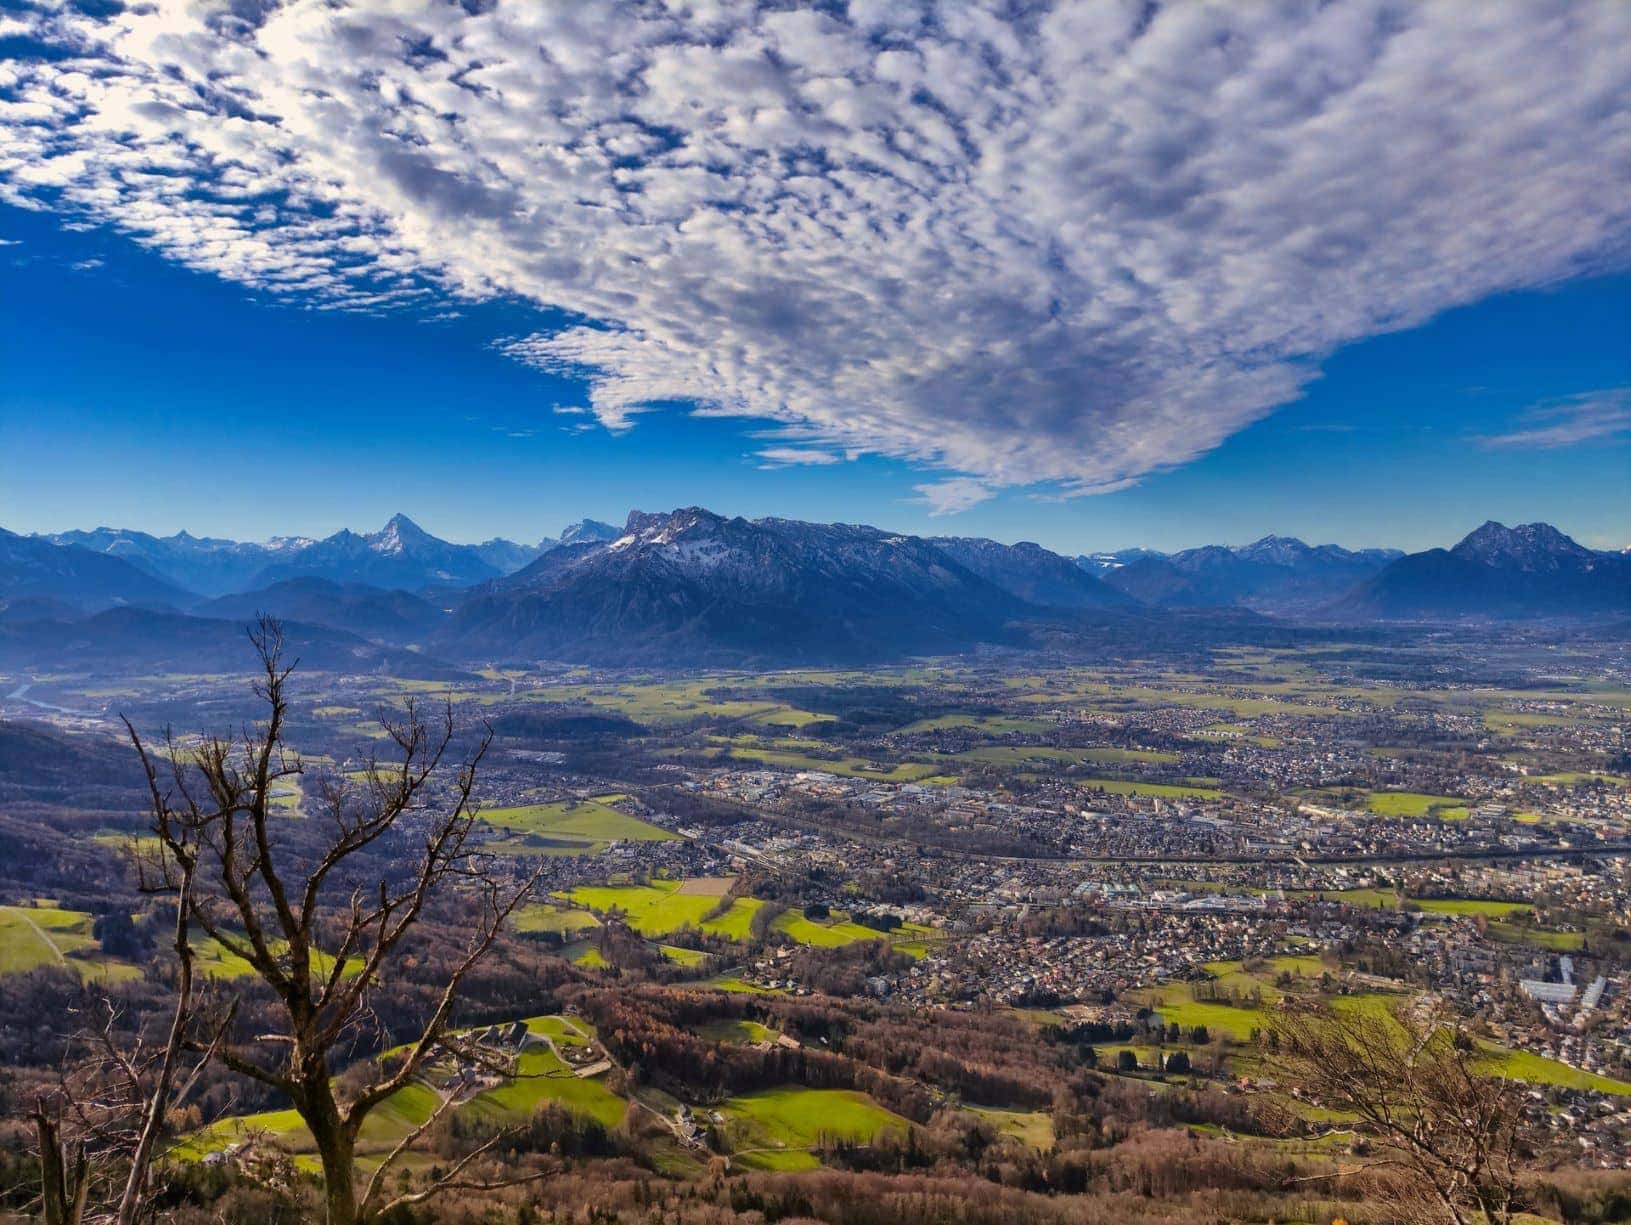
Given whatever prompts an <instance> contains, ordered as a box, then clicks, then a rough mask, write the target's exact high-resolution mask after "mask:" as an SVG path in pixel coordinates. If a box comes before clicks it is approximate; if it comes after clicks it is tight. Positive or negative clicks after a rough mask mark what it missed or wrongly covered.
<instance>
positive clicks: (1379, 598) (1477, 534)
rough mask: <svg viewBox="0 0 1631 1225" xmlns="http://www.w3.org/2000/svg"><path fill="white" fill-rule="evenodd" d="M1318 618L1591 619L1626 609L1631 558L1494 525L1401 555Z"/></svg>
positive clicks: (1535, 527)
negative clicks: (1454, 541)
mask: <svg viewBox="0 0 1631 1225" xmlns="http://www.w3.org/2000/svg"><path fill="white" fill-rule="evenodd" d="M1323 611H1324V613H1325V614H1326V615H1327V616H1329V617H1331V618H1334V619H1337V620H1344V621H1355V620H1359V621H1375V620H1380V621H1415V620H1428V621H1431V620H1455V619H1461V618H1467V617H1483V618H1493V619H1515V618H1525V617H1569V618H1579V617H1594V616H1611V615H1615V614H1623V613H1628V612H1631V554H1627V553H1623V552H1616V553H1610V552H1600V551H1598V550H1595V549H1588V548H1586V547H1585V546H1584V545H1582V544H1580V543H1578V542H1577V541H1575V540H1573V539H1571V538H1570V537H1568V536H1565V535H1564V534H1563V533H1562V532H1560V531H1558V530H1557V529H1556V528H1555V527H1552V526H1551V525H1550V524H1547V523H1525V524H1520V525H1519V526H1518V527H1506V526H1505V525H1503V524H1500V523H1496V522H1494V521H1493V520H1491V521H1490V522H1487V523H1485V524H1484V525H1483V526H1481V527H1479V528H1477V529H1475V530H1474V531H1472V532H1470V533H1468V534H1467V535H1466V536H1465V537H1463V538H1462V540H1461V541H1460V542H1459V543H1458V544H1456V545H1455V546H1454V547H1453V548H1450V549H1428V550H1426V551H1425V552H1422V553H1411V554H1409V555H1408V556H1406V557H1401V558H1399V559H1398V560H1397V561H1394V562H1393V563H1391V564H1390V565H1388V566H1387V567H1386V568H1385V569H1383V570H1382V571H1380V572H1379V573H1378V574H1377V575H1376V576H1375V577H1374V578H1372V579H1371V580H1370V581H1368V582H1366V583H1363V584H1361V585H1360V586H1359V587H1357V588H1356V589H1354V590H1353V591H1351V592H1349V593H1348V594H1347V595H1345V596H1344V597H1342V598H1341V599H1339V600H1337V601H1335V602H1334V603H1333V604H1332V605H1331V606H1330V607H1329V608H1328V609H1325V610H1323Z"/></svg>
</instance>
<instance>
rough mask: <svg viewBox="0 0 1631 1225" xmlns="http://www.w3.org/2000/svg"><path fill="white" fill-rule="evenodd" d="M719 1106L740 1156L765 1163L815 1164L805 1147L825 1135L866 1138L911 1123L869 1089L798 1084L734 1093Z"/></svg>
mask: <svg viewBox="0 0 1631 1225" xmlns="http://www.w3.org/2000/svg"><path fill="white" fill-rule="evenodd" d="M719 1112H720V1113H721V1114H722V1115H724V1116H725V1119H726V1126H727V1129H728V1132H729V1135H730V1139H731V1146H732V1148H733V1150H734V1151H735V1152H736V1154H737V1156H736V1158H735V1160H736V1161H739V1162H741V1163H742V1164H743V1165H746V1166H752V1167H756V1168H760V1169H774V1170H798V1169H812V1168H814V1167H815V1166H817V1165H819V1164H820V1162H819V1161H818V1160H817V1158H816V1156H815V1155H814V1154H813V1153H810V1152H808V1151H804V1150H808V1149H810V1148H812V1147H815V1146H818V1145H820V1144H821V1143H823V1142H824V1141H829V1140H844V1141H849V1142H851V1143H857V1144H865V1143H869V1142H871V1141H872V1140H873V1139H875V1138H876V1137H877V1136H878V1135H880V1134H881V1133H882V1132H884V1131H886V1130H897V1131H903V1132H904V1131H905V1130H907V1129H908V1128H909V1126H910V1124H908V1123H907V1121H906V1120H905V1119H903V1118H901V1117H900V1116H899V1115H898V1114H894V1113H892V1112H891V1111H888V1110H885V1109H884V1108H883V1107H882V1106H880V1105H878V1104H877V1103H876V1102H874V1101H873V1100H872V1099H871V1098H870V1097H868V1096H867V1095H866V1094H864V1093H856V1092H854V1091H853V1090H849V1089H805V1088H802V1087H799V1086H796V1085H788V1086H784V1087H782V1088H779V1089H765V1090H763V1091H761V1092H758V1093H747V1094H743V1095H741V1096H739V1097H733V1098H731V1099H729V1100H728V1101H726V1102H725V1104H724V1105H722V1106H721V1107H720V1108H719ZM755 1150H764V1151H755Z"/></svg>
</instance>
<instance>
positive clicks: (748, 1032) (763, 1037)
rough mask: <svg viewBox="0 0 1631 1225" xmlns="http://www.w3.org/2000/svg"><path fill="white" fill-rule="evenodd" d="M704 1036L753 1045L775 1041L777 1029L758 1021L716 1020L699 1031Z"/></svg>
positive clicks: (715, 1039)
mask: <svg viewBox="0 0 1631 1225" xmlns="http://www.w3.org/2000/svg"><path fill="white" fill-rule="evenodd" d="M698 1032H699V1033H701V1035H702V1036H703V1037H704V1038H709V1039H712V1040H713V1041H715V1042H731V1043H737V1044H740V1045H752V1044H754V1043H758V1042H774V1041H775V1040H776V1031H775V1030H773V1029H771V1028H770V1027H769V1026H768V1025H761V1024H760V1023H759V1022H758V1021H746V1020H743V1021H715V1022H713V1023H712V1024H710V1025H705V1026H703V1027H702V1029H701V1030H699V1031H698Z"/></svg>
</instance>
